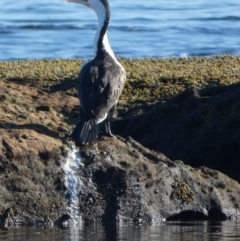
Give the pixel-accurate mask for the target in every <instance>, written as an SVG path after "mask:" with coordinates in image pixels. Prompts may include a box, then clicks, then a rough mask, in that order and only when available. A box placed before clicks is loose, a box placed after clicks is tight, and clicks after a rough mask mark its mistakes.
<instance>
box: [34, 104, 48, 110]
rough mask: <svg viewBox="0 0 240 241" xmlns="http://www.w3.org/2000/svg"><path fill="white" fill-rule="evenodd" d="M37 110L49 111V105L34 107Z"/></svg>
mask: <svg viewBox="0 0 240 241" xmlns="http://www.w3.org/2000/svg"><path fill="white" fill-rule="evenodd" d="M36 110H37V111H50V107H49V106H47V105H40V106H37V107H36Z"/></svg>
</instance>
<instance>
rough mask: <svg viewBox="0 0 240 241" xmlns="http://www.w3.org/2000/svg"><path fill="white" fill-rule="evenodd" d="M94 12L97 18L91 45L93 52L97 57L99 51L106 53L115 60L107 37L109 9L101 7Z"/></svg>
mask: <svg viewBox="0 0 240 241" xmlns="http://www.w3.org/2000/svg"><path fill="white" fill-rule="evenodd" d="M94 10H95V12H96V15H97V17H98V29H97V32H96V34H95V38H94V45H93V48H94V52H95V54H96V55H97V54H98V53H100V52H101V51H106V52H107V53H108V54H110V55H111V56H112V57H113V58H114V59H115V56H114V53H113V51H112V49H111V46H110V44H109V42H108V37H107V28H108V24H109V20H110V9H109V7H108V6H106V7H104V5H101V6H100V7H99V8H97V9H94Z"/></svg>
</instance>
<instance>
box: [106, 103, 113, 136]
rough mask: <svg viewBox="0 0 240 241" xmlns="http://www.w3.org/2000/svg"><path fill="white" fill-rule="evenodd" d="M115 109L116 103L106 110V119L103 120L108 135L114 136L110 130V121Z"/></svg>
mask: <svg viewBox="0 0 240 241" xmlns="http://www.w3.org/2000/svg"><path fill="white" fill-rule="evenodd" d="M115 109H116V104H115V105H114V106H113V107H112V109H111V110H110V111H109V112H108V116H107V119H106V121H105V131H106V134H107V135H108V136H111V137H114V138H116V136H114V135H113V134H112V132H111V127H110V121H111V119H112V118H113V114H114V111H115Z"/></svg>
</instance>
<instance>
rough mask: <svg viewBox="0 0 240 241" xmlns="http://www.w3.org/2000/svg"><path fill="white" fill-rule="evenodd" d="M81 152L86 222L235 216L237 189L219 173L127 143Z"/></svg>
mask: <svg viewBox="0 0 240 241" xmlns="http://www.w3.org/2000/svg"><path fill="white" fill-rule="evenodd" d="M81 153H82V154H83V155H82V158H83V162H84V163H85V165H84V166H82V167H80V168H79V170H78V176H79V177H80V179H81V182H82V186H81V190H80V192H79V200H78V201H79V208H80V213H81V215H82V217H83V219H84V220H96V219H99V220H103V221H124V220H128V221H133V220H135V221H144V220H145V221H146V220H162V219H163V218H166V219H171V220H173V219H201V220H202V219H217V220H226V219H228V218H231V217H232V216H233V215H237V213H238V203H239V201H240V195H239V194H240V185H239V184H238V183H237V182H236V181H234V180H232V179H230V178H229V177H227V176H225V175H224V174H222V173H220V172H218V171H214V170H211V169H209V168H207V167H201V168H192V167H190V166H187V165H184V164H183V163H182V162H181V161H176V162H173V161H171V160H169V159H168V158H166V157H165V156H164V155H163V154H161V153H156V152H152V151H150V150H148V149H146V148H144V147H143V146H141V145H140V144H139V143H137V142H135V141H134V140H133V139H131V138H130V139H129V140H128V141H121V140H115V139H110V138H104V139H103V140H101V141H99V142H98V143H96V144H93V145H89V146H88V147H85V148H83V149H82V150H81Z"/></svg>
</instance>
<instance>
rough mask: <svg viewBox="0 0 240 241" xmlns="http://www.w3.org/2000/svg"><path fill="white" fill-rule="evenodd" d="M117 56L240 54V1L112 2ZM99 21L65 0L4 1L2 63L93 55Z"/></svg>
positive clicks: (0, 22)
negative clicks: (94, 38) (5, 61)
mask: <svg viewBox="0 0 240 241" xmlns="http://www.w3.org/2000/svg"><path fill="white" fill-rule="evenodd" d="M109 2H110V5H111V9H112V18H111V23H110V27H109V31H108V33H109V39H110V43H111V45H112V48H113V49H114V51H115V53H116V55H117V57H132V58H143V57H172V56H193V55H200V56H205V55H206V56H209V55H216V54H237V55H239V54H240V38H239V35H240V2H239V0H217V1H208V0H195V1H190V0H182V1H177V0H161V1H160V0H158V1H156V0H147V1H145V0H128V1H125V0H124V1H120V0H109ZM96 24H97V19H96V16H95V14H94V12H93V11H92V10H91V9H88V8H86V7H84V6H82V5H78V4H72V3H65V2H64V0H52V1H46V0H25V1H23V0H20V1H15V0H1V7H0V60H9V59H34V58H75V57H78V58H84V59H88V58H91V57H92V56H93V51H92V41H93V37H94V33H95V30H96Z"/></svg>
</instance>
